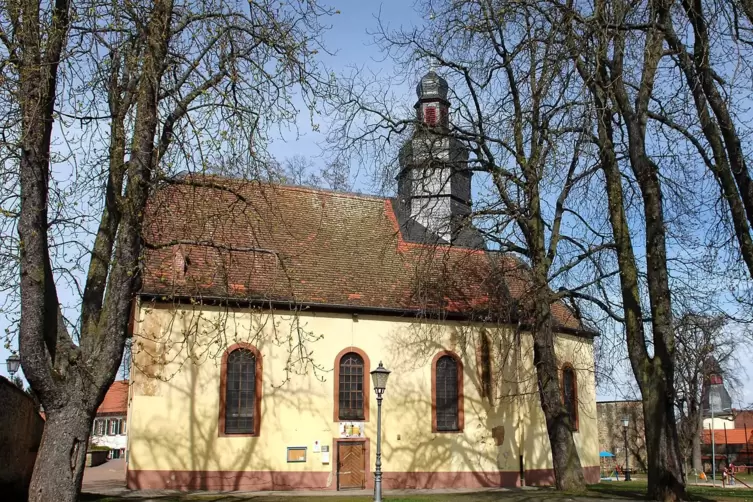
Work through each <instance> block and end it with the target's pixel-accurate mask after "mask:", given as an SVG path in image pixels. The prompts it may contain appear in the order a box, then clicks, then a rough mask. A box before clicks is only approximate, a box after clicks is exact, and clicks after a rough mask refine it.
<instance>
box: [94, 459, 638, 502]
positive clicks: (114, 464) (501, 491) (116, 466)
mask: <svg viewBox="0 0 753 502" xmlns="http://www.w3.org/2000/svg"><path fill="white" fill-rule="evenodd" d="M82 491H83V492H84V493H87V494H96V495H104V496H115V497H118V498H121V499H123V500H134V501H137V500H138V501H148V500H155V501H159V500H160V499H170V498H172V497H190V496H191V495H199V496H200V499H201V500H206V501H211V500H213V499H212V497H214V496H216V497H217V499H216V500H217V501H223V502H227V501H232V500H236V499H243V500H255V499H259V500H260V501H262V500H263V501H270V500H274V499H275V498H279V499H280V500H290V499H293V498H296V499H301V500H303V499H314V500H315V499H317V498H322V497H329V498H339V497H359V496H364V497H370V496H372V495H373V491H372V490H348V491H341V492H338V491H330V490H326V491H274V492H273V491H270V492H217V491H195V492H180V491H176V490H133V491H131V490H127V489H126V487H125V462H124V460H123V459H115V460H110V461H108V462H105V463H104V464H102V465H98V466H97V467H88V468H87V469H86V470H85V471H84V483H83V490H82ZM415 495H424V496H427V495H429V496H431V495H445V496H446V497H443V499H445V498H446V499H450V498H454V497H453V496H458V497H460V499H461V500H464V501H471V500H475V499H476V497H474V495H478V499H479V500H498V499H499V500H510V501H516V502H517V501H519V502H523V501H538V500H540V498H541V495H542V493H541V492H539V491H538V490H537V489H536V488H520V489H507V488H487V489H462V488H456V489H445V490H387V491H385V496H389V497H390V498H391V497H411V496H415ZM548 495H549V496H547V497H546V499H547V500H550V501H551V502H556V501H559V500H563V501H565V500H566V501H568V502H577V501H580V500H591V499H585V498H583V499H581V498H580V497H577V498H572V497H567V496H564V497H562V498H556V497H555V498H552V497H551V495H553V494H548ZM625 500H626V499H624V498H623V499H620V501H621V502H624V501H625ZM600 502H609V499H600Z"/></svg>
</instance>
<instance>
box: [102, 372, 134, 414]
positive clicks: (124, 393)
mask: <svg viewBox="0 0 753 502" xmlns="http://www.w3.org/2000/svg"><path fill="white" fill-rule="evenodd" d="M127 411H128V380H119V381H117V382H113V383H112V385H111V386H110V388H109V389H108V390H107V394H105V399H104V400H103V401H102V404H100V405H99V408H98V409H97V414H98V415H99V414H105V413H120V414H123V415H125V414H126V413H127Z"/></svg>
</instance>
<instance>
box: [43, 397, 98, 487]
mask: <svg viewBox="0 0 753 502" xmlns="http://www.w3.org/2000/svg"><path fill="white" fill-rule="evenodd" d="M71 397H72V399H71V401H70V402H69V404H68V405H67V406H65V407H64V408H60V409H56V410H52V411H50V412H48V413H46V417H47V419H46V423H45V427H44V433H43V435H42V443H41V444H40V446H39V451H38V452H37V458H38V459H40V460H41V461H37V462H36V464H34V474H33V476H32V481H31V486H30V487H29V500H40V501H42V500H45V501H49V500H55V501H60V502H76V500H78V492H79V490H80V489H81V482H82V480H83V476H84V467H85V464H86V450H87V446H88V444H89V434H90V432H91V424H92V420H93V419H94V413H92V412H91V411H90V410H87V409H86V407H85V406H83V403H81V402H80V401H78V400H77V399H75V398H74V397H73V396H71Z"/></svg>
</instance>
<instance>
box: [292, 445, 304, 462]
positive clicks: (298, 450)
mask: <svg viewBox="0 0 753 502" xmlns="http://www.w3.org/2000/svg"><path fill="white" fill-rule="evenodd" d="M305 461H306V447H305V446H288V462H290V463H294V462H305Z"/></svg>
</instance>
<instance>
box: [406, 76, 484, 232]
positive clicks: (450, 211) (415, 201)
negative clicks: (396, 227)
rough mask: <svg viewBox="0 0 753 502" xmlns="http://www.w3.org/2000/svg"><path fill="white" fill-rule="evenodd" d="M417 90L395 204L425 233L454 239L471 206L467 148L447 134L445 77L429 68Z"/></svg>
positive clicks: (448, 104) (447, 92)
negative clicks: (413, 117)
mask: <svg viewBox="0 0 753 502" xmlns="http://www.w3.org/2000/svg"><path fill="white" fill-rule="evenodd" d="M416 94H417V95H418V101H417V102H416V104H415V109H416V122H417V123H416V128H415V130H414V133H413V137H412V138H411V139H410V140H408V141H407V142H406V144H405V145H403V147H402V148H401V150H400V159H399V160H400V174H398V176H397V180H398V197H399V199H400V206H401V208H402V210H403V212H404V213H406V214H407V216H408V218H409V219H410V220H412V221H414V222H416V223H418V224H419V225H421V226H422V227H424V228H425V229H426V230H427V231H428V235H430V236H433V238H435V239H439V240H440V241H442V242H453V241H455V240H456V238H457V236H458V235H459V232H460V230H461V228H462V226H463V224H464V223H465V221H464V220H465V219H466V218H465V217H466V216H467V215H468V214H469V213H470V210H471V207H470V204H471V172H470V170H468V150H467V149H466V148H465V146H464V145H463V144H462V143H461V142H460V141H458V140H457V139H455V138H454V137H452V135H451V134H450V123H449V110H450V102H449V100H448V94H449V86H448V85H447V81H446V80H445V79H444V78H442V77H441V76H439V75H438V74H437V73H436V72H435V71H434V70H431V71H429V72H428V73H427V74H426V75H424V76H423V77H422V78H421V80H420V81H419V82H418V85H417V86H416Z"/></svg>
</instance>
